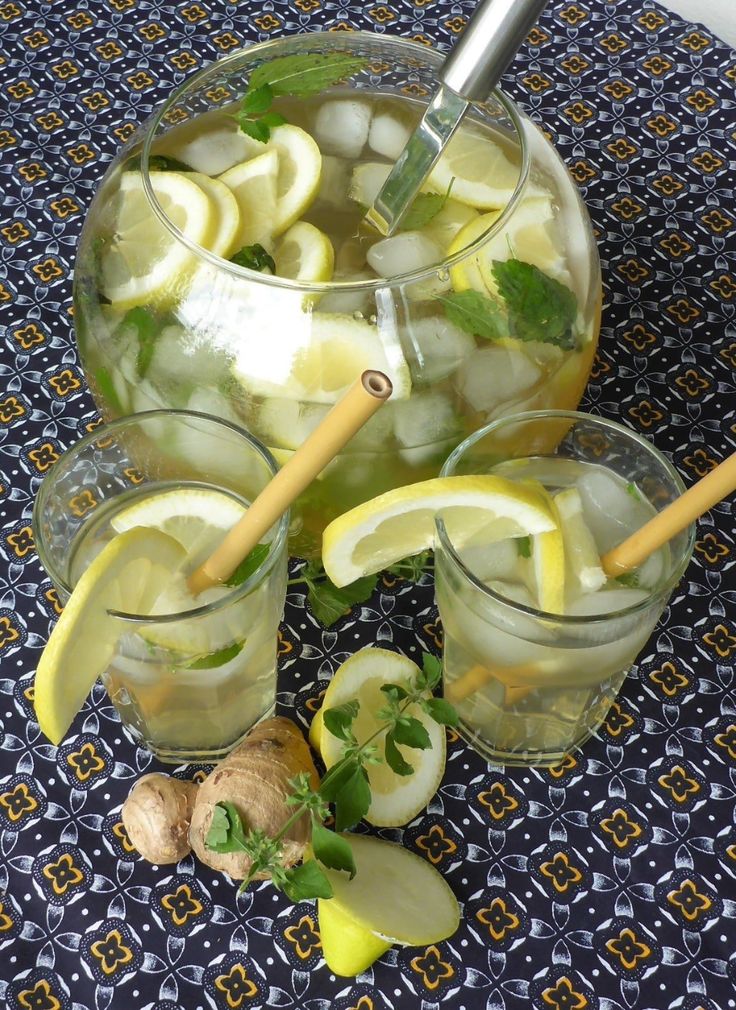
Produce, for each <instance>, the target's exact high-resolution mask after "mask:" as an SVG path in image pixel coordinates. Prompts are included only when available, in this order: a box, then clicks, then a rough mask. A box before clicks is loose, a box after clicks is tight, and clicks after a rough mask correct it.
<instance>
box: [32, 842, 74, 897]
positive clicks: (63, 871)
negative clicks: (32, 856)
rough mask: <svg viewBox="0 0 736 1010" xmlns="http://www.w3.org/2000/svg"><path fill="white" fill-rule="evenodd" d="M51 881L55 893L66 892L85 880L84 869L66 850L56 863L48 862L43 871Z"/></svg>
mask: <svg viewBox="0 0 736 1010" xmlns="http://www.w3.org/2000/svg"><path fill="white" fill-rule="evenodd" d="M41 872H42V873H43V875H44V877H46V879H47V880H50V881H51V886H52V888H53V890H54V894H58V895H62V894H66V892H67V891H68V890H69V888H70V887H77V886H78V885H79V884H81V883H82V881H83V880H84V874H83V873H82V871H81V870H80V869H79V868H78V867H77V866H75V865H74V860H73V859H72V857H71V854H70V853H68V852H65V853H64V854H63V855H62V856H59V858H58V859H57V860H56V862H55V863H47V864H46V866H44V868H43V870H42V871H41Z"/></svg>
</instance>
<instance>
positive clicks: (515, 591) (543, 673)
mask: <svg viewBox="0 0 736 1010" xmlns="http://www.w3.org/2000/svg"><path fill="white" fill-rule="evenodd" d="M540 424H541V425H542V426H547V427H552V428H554V427H555V426H557V431H558V434H559V435H560V437H561V436H562V429H561V428H560V427H559V426H560V425H562V426H563V427H564V429H565V430H567V434H566V435H565V437H564V438H563V440H562V442H561V443H560V445H559V446H558V447H557V448H556V449H555V450H554V451H551V452H548V453H546V454H545V455H542V454H539V455H535V456H531V457H529V456H527V457H525V456H524V455H522V454H521V452H520V453H519V454H518V455H517V456H516V457H515V458H513V459H506V460H504V459H503V451H504V450H503V447H504V445H507V444H508V437H509V435H510V434H512V435H513V436H514V441H515V442H516V443H517V444H523V443H524V442H526V444H527V445H529V444H531V442H532V440H533V438H534V437H535V431H536V432H538V431H539V427H540ZM568 429H569V430H568ZM479 470H484V471H486V472H489V473H492V474H494V475H496V476H504V477H506V478H511V479H513V481H514V482H516V483H517V484H518V485H519V486H520V487H525V488H526V489H527V490H529V491H534V490H535V489H536V491H537V493H539V494H540V495H541V496H542V498H543V499H545V500H547V502H548V506H549V508H550V511H551V513H552V514H553V515H554V516H555V518H556V521H557V526H556V529H554V530H551V531H545V532H542V533H538V534H533V535H531V536H528V537H516V538H514V539H509V538H500V539H499V538H497V537H494V538H492V539H490V538H489V537H488V536H487V534H486V535H484V533H483V532H482V531H480V532H479V533H478V534H477V535H476V536H475V537H473V538H471V539H470V540H469V541H467V542H465V543H464V544H463V545H462V546H458V545H457V543H454V542H453V538H452V536H450V535H448V530H447V527H446V525H445V523H443V520H442V516H441V515H440V516H439V517H438V520H437V527H438V542H437V547H436V554H435V574H436V592H437V604H438V607H439V611H440V616H441V619H442V625H443V629H444V674H445V690H446V695H447V697H448V698H449V699H450V700H451V701H452V702H453V704H454V705H455V707H456V708H457V710H458V713H459V715H460V731H461V733H462V735H463V736H465V738H466V739H468V740H469V741H470V742H472V743H473V745H474V746H475V747H476V748H477V749H478V750H480V752H481V753H482V754H484V755H485V756H486V757H488V758H489V759H490V760H494V761H499V762H503V763H506V764H542V765H544V764H548V765H549V764H554V763H556V762H558V761H559V760H560V759H561V758H562V757H563V755H564V754H565V753H567V752H568V751H570V750H571V749H573V748H575V747H579V746H580V745H581V744H582V743H584V742H585V740H587V739H588V737H589V736H590V735H591V734H592V733H594V732H595V731H596V729H597V728H598V727H599V726H600V725H601V724H602V723H603V722H604V720H605V719H606V716H607V713H608V712H609V709H610V708H611V705H612V704H613V702H614V700H615V698H616V695H617V694H618V691H619V689H620V687H621V685H622V683H623V681H624V678H625V677H626V673H627V671H628V668H629V667H630V666H631V664H632V663H633V662H634V660H635V659H636V656H637V655H638V653H639V652H640V651H641V649H642V648H643V646H644V645H645V643H646V641H647V639H648V638H649V635H650V634H651V632H652V630H653V628H654V625H655V623H656V622H657V620H658V618H659V616H660V614H661V612H662V609H663V607H664V605H665V603H666V601H667V598H668V596H669V594H670V592H671V590H672V588H673V586H674V584H675V583H676V582H677V580H678V578H679V576H680V575H681V574H682V571H683V570H684V566H685V564H686V563H687V560H688V558H689V554H690V551H691V550H692V528H691V529H690V530H688V531H685V532H684V533H682V534H679V535H678V536H677V537H676V538H674V539H673V540H672V541H671V542H670V543H669V544H668V545H665V546H664V547H662V548H660V549H659V550H657V551H656V552H655V553H653V554H651V555H650V556H649V558H648V559H647V560H646V561H645V562H644V563H643V564H642V565H641V567H640V568H639V569H638V570H637V571H634V572H630V573H627V574H624V575H622V576H619V577H618V578H607V577H606V575H605V573H604V571H603V569H602V567H601V564H600V557H601V556H602V555H604V554H605V552H607V551H609V550H611V549H612V548H613V547H615V546H617V545H618V544H619V543H621V542H622V541H623V540H625V539H626V538H627V537H628V536H629V535H630V534H631V533H633V532H634V531H635V530H637V529H639V528H641V527H642V526H643V525H644V524H645V523H646V522H647V521H648V520H649V519H650V518H651V517H652V516H653V515H654V514H655V510H659V509H661V508H663V507H664V506H665V505H666V504H667V503H668V502H669V501H670V500H672V499H673V498H674V497H676V496H677V495H678V494H680V493H681V490H682V485H681V483H680V481H679V478H678V477H677V475H676V472H675V471H674V470H672V468H671V467H670V466H669V464H668V463H667V462H666V460H664V458H663V457H661V456H660V455H659V454H658V453H657V452H656V450H654V449H653V448H652V447H651V446H650V445H648V443H646V442H645V441H644V440H643V439H639V438H638V437H637V436H635V435H634V433H633V432H628V431H627V430H626V429H624V428H622V427H621V426H619V425H615V424H613V423H612V422H605V421H602V420H600V419H597V418H593V417H586V415H582V414H578V415H575V414H569V415H567V416H564V415H554V414H547V415H546V416H545V415H544V414H542V415H539V414H537V415H535V414H531V415H523V414H522V415H519V416H518V418H509V419H507V420H506V421H503V422H498V423H497V424H496V425H491V426H489V427H488V428H487V429H485V431H481V432H478V433H476V435H475V436H474V437H473V438H471V439H469V440H468V441H467V442H466V443H465V445H464V446H460V447H459V448H458V449H457V450H456V451H455V452H454V453H453V455H452V457H451V458H450V460H448V463H447V464H446V466H445V468H444V471H443V472H445V473H447V474H455V475H458V474H460V473H462V472H467V471H469V472H477V471H479ZM612 732H614V735H615V734H616V732H617V730H615V729H614V730H613V731H612Z"/></svg>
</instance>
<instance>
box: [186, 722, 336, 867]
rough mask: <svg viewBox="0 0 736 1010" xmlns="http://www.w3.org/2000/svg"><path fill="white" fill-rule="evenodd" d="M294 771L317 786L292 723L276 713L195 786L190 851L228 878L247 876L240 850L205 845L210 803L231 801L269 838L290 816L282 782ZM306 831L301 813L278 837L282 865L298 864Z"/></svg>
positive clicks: (288, 790) (307, 752) (286, 788)
mask: <svg viewBox="0 0 736 1010" xmlns="http://www.w3.org/2000/svg"><path fill="white" fill-rule="evenodd" d="M300 772H306V774H307V775H308V776H309V780H310V784H311V786H312V788H314V789H316V788H317V787H318V785H319V776H318V775H317V770H316V768H315V767H314V762H313V761H312V755H311V753H310V750H309V747H308V745H307V743H306V741H305V739H304V737H303V736H302V734H301V731H300V730H299V728H298V727H297V726H296V724H295V723H293V722H292V721H291V720H290V719H285V718H283V717H281V716H276V717H275V718H273V719H267V720H265V721H264V722H261V723H258V725H256V726H254V727H253V729H252V730H251V731H250V733H249V734H248V736H247V737H246V738H245V740H243V742H242V743H241V744H240V745H239V746H238V747H236V748H235V750H234V751H233V752H232V753H231V754H229V755H228V756H227V757H226V758H225V759H224V761H221V762H220V764H219V765H218V766H217V767H216V768H215V770H214V771H213V772H212V773H211V774H210V775H208V777H207V778H206V779H205V780H204V782H203V783H202V785H201V786H200V787H199V793H198V794H197V801H196V803H195V805H194V812H193V814H192V821H191V825H190V828H189V841H190V843H191V846H192V850H193V851H194V853H195V855H196V856H197V857H198V858H199V859H201V860H202V862H203V863H206V864H207V865H208V866H211V867H212V868H213V869H215V870H221V871H223V872H224V873H227V874H228V875H229V876H231V877H232V878H233V879H234V880H243V879H244V878H245V877H247V876H248V871H249V870H250V864H251V860H250V857H249V856H248V855H247V854H246V853H245V852H228V853H219V852H214V851H213V850H212V849H208V848H207V846H206V844H205V839H206V838H207V832H208V831H209V828H210V823H211V821H212V812H213V810H214V808H215V805H216V804H217V803H220V802H223V801H228V802H230V803H232V804H233V805H234V806H235V807H236V809H237V811H238V813H239V814H240V816H241V818H242V820H243V823H244V825H245V827H246V828H247V829H257V830H260V831H263V832H264V833H265V834H267V835H271V836H273V835H275V834H276V833H277V832H278V831H279V829H280V828H281V826H282V825H283V824H284V823H285V821H287V820H288V818H289V817H290V816H291V813H292V808H291V807H289V806H287V803H286V798H287V796H289V795H290V793H291V791H292V790H291V788H290V786H289V784H288V783H289V781H290V780H291V779H293V778H294V777H295V776H296V775H298V774H299V773H300ZM310 835H311V829H310V823H309V818H308V817H306V816H304V817H301V818H300V819H299V820H298V821H297V822H296V823H295V824H294V825H293V826H292V827H291V828H290V830H289V832H288V833H287V834H286V835H285V837H284V839H283V865H284V866H286V867H288V866H293V865H294V863H298V862H299V860H300V859H301V858H302V856H303V855H304V851H305V849H306V847H307V845H308V844H309V840H310Z"/></svg>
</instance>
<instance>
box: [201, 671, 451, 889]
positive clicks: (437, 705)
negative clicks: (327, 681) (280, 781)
mask: <svg viewBox="0 0 736 1010" xmlns="http://www.w3.org/2000/svg"><path fill="white" fill-rule="evenodd" d="M441 676H442V666H441V664H440V662H439V660H438V659H437V658H436V657H434V656H430V655H429V654H425V655H424V657H423V666H422V670H421V671H420V672H418V673H417V674H416V676H415V677H413V678H411V679H407V680H406V681H405V682H404V683H402V684H384V685H383V686H382V688H381V690H382V692H383V694H384V696H385V698H386V705H385V707H384V708H382V709H380V710H379V711H378V712H377V713H376V718H377V719H378V721H379V723H380V725H379V727H378V729H376V731H375V732H374V733H373V734H372V735H371V736H370V737H369V738H368V739H367V740H365V741H364V742H363V743H362V744H358V743H357V740H356V737H355V734H354V732H353V729H352V727H353V723H354V722H355V719H356V718H357V717H358V714H359V712H360V703H359V702H358V700H357V699H352V700H351V701H348V702H346V703H345V704H343V705H339V706H335V707H333V708H328V709H327V710H326V711H325V712H324V715H323V718H324V726H325V731H326V732H330V733H333V734H334V735H335V736H337V737H338V739H340V740H342V741H343V743H344V747H343V756H342V758H341V759H340V760H339V761H338V762H337V763H336V764H334V765H333V766H332V768H330V769H329V770H328V771H327V773H326V774H325V776H324V778H323V779H322V781H321V783H320V785H319V788H318V789H316V790H314V789H312V788H311V785H310V783H309V778H308V776H307V775H306V774H305V773H301V774H300V775H298V776H296V778H294V779H292V780H291V781H290V783H289V786H290V788H291V790H292V791H291V794H290V795H289V797H288V798H287V800H286V802H287V805H288V806H290V807H292V808H293V811H292V813H291V815H290V816H289V817H288V818H287V820H286V821H285V823H284V824H283V825H282V826H281V828H280V829H279V831H278V832H277V833H276V835H275V836H274V837H273V838H269V837H267V836H265V835H264V833H263V832H262V831H256V830H251V829H248V827H247V824H245V823H244V821H243V819H242V817H241V815H240V813H239V811H238V810H237V808H236V807H235V806H234V805H233V804H232V803H228V802H220V803H218V804H217V805H216V806H215V809H214V811H213V816H212V821H211V824H210V828H209V830H208V832H207V837H206V840H205V844H206V845H207V847H208V848H211V849H214V850H215V851H216V852H221V853H222V852H246V853H247V854H248V855H249V857H250V859H251V867H250V871H249V874H248V876H247V877H246V879H245V880H244V881H243V883H242V884H241V886H240V890H241V891H243V890H245V888H246V887H247V886H248V884H249V883H250V882H251V880H253V879H254V878H255V877H256V875H261V874H264V873H266V874H268V875H269V876H270V877H271V880H272V882H273V884H274V886H275V887H277V888H278V889H279V890H282V891H284V893H285V894H286V895H287V896H288V897H289V898H291V900H292V901H301V900H303V899H306V898H329V897H332V887H331V885H330V882H329V880H328V878H327V876H326V874H325V873H324V871H323V870H322V868H321V866H324V867H327V868H329V869H332V870H339V871H343V872H346V873H349V874H350V876H351V877H352V876H353V875H354V874H355V861H354V859H353V854H352V851H351V849H350V843H349V842H348V841H347V840H346V839H345V838H343V837H341V835H340V834H339V833H341V832H343V831H345V830H347V829H349V828H352V827H354V826H355V825H356V824H357V823H358V822H359V821H360V820H361V819H362V818H363V817H364V816H365V815H366V813H367V812H368V810H369V808H370V805H371V799H372V796H371V787H370V781H369V779H368V773H367V770H366V768H367V766H369V765H371V764H376V763H380V762H381V761H382V760H385V761H386V763H387V764H388V765H389V767H390V768H391V769H392V770H393V771H394V772H395V773H396V774H398V775H402V776H408V775H411V774H412V772H413V768H412V766H411V764H410V763H409V762H408V761H407V760H406V759H405V758H404V756H403V755H402V754H401V752H400V751H399V749H398V748H399V747H409V748H412V749H416V750H426V749H427V748H428V747H431V739H430V736H429V734H428V732H427V729H426V727H425V726H424V725H423V724H422V722H421V721H420V720H419V719H417V718H415V717H414V716H412V715H409V714H408V709H409V708H410V707H411V706H419V707H420V708H421V709H422V710H423V711H424V712H426V713H427V714H428V715H429V716H430V717H431V718H432V719H434V720H435V721H436V722H439V723H440V724H442V725H455V724H456V723H457V713H456V712H455V710H454V708H453V707H452V705H450V704H449V702H446V701H445V700H444V699H443V698H435V697H434V696H433V695H432V691H433V690H434V688H435V687H436V686H437V685H438V683H439V681H440V679H441ZM381 737H383V758H381V757H379V756H378V749H377V742H378V740H379V738H381ZM330 805H334V816H335V829H336V830H335V831H332V830H330V829H329V828H327V827H325V824H324V821H325V820H326V818H327V816H328V814H329V806H330ZM305 815H307V816H309V818H310V821H311V826H312V852H313V853H314V857H315V858H314V859H308V860H306V861H305V862H304V863H302V864H301V865H300V866H295V867H290V868H289V869H286V868H285V867H284V865H283V846H282V840H283V838H284V837H285V836H286V834H287V832H288V831H289V829H290V828H291V827H292V825H293V824H295V823H296V821H298V820H299V819H300V818H301V817H304V816H305ZM336 832H337V833H336ZM320 864H321V866H320Z"/></svg>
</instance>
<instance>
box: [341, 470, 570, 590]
mask: <svg viewBox="0 0 736 1010" xmlns="http://www.w3.org/2000/svg"><path fill="white" fill-rule="evenodd" d="M438 514H439V515H441V517H442V520H443V522H444V523H445V526H446V528H447V532H448V536H449V538H450V541H451V542H452V544H453V545H454V546H455V547H462V546H463V544H464V543H467V541H468V540H469V539H470V538H471V537H472V536H474V535H476V534H479V533H480V531H482V532H483V536H484V537H485V538H486V539H487V541H488V542H489V543H490V542H492V541H494V540H503V539H505V538H507V537H522V536H528V535H532V534H536V533H543V532H544V531H546V530H551V529H553V528H554V527H555V525H556V522H555V518H554V516H553V514H552V512H551V510H550V507H549V505H548V504H547V502H546V501H545V500H544V498H542V497H541V496H540V495H539V493H538V492H536V491H535V490H533V489H531V488H528V487H523V486H521V485H519V484H517V483H513V482H512V481H510V480H507V479H506V478H504V477H495V476H492V475H488V476H470V477H467V476H460V475H458V476H452V477H433V478H432V479H431V480H425V481H420V482H419V483H417V484H408V485H406V486H405V487H400V488H396V489H395V490H393V491H387V492H386V493H385V494H382V495H379V496H378V497H377V498H373V499H371V500H370V501H367V502H364V503H363V504H362V505H357V506H356V507H355V508H354V509H351V510H350V511H349V512H345V513H344V514H343V515H341V516H338V518H337V519H333V521H332V522H331V523H330V524H329V525H328V526H327V527H326V529H325V531H324V533H323V535H322V563H323V565H324V568H325V572H326V573H327V575H328V576H329V578H330V579H331V580H332V581H333V582H334V583H335V585H336V586H345V585H348V584H349V583H350V582H354V581H355V580H356V579H359V578H361V577H362V576H364V575H371V574H374V573H376V572H379V571H381V569H383V568H386V567H387V566H388V565H391V564H394V563H395V562H396V561H400V560H401V558H404V557H407V555H410V554H418V553H419V552H420V551H424V550H427V549H428V548H430V547H432V546H433V545H434V540H435V517H436V516H437V515H438Z"/></svg>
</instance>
